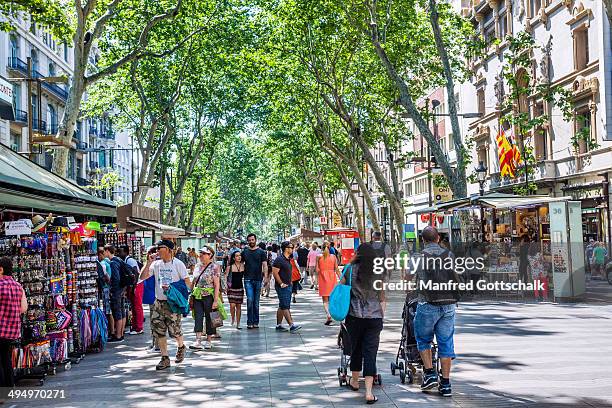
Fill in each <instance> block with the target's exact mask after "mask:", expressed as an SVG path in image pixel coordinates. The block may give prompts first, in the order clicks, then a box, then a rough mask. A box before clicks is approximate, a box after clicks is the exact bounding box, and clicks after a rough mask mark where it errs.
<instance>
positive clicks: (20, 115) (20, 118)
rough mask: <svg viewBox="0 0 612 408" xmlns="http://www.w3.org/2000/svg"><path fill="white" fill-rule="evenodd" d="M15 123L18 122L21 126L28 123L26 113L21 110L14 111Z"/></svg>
mask: <svg viewBox="0 0 612 408" xmlns="http://www.w3.org/2000/svg"><path fill="white" fill-rule="evenodd" d="M15 122H20V123H23V124H26V125H27V123H28V112H26V111H23V110H21V109H15Z"/></svg>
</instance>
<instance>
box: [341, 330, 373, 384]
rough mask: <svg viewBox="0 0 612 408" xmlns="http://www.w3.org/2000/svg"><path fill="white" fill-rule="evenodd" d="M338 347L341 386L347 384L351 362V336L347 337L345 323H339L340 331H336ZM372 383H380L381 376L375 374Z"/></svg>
mask: <svg viewBox="0 0 612 408" xmlns="http://www.w3.org/2000/svg"><path fill="white" fill-rule="evenodd" d="M338 347H339V348H340V367H338V383H339V384H340V386H341V387H342V386H343V385H344V384H346V385H348V378H349V374H348V370H349V366H350V364H351V349H352V346H351V338H350V337H349V333H348V330H347V329H346V325H345V324H344V322H343V323H340V333H338ZM374 384H378V385H382V376H381V375H380V374H376V375H375V376H374Z"/></svg>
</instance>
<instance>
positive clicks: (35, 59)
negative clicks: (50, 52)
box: [30, 50, 38, 71]
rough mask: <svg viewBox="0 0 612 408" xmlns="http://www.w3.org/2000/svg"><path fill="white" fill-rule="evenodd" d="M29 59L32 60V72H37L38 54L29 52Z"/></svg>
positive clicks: (33, 51)
mask: <svg viewBox="0 0 612 408" xmlns="http://www.w3.org/2000/svg"><path fill="white" fill-rule="evenodd" d="M30 58H32V71H38V53H37V52H36V50H32V51H31V52H30Z"/></svg>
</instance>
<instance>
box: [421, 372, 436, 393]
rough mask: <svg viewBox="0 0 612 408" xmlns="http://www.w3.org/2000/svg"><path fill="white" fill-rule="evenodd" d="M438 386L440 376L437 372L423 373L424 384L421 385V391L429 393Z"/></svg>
mask: <svg viewBox="0 0 612 408" xmlns="http://www.w3.org/2000/svg"><path fill="white" fill-rule="evenodd" d="M437 386H438V376H437V375H436V373H435V372H433V373H431V374H426V373H423V383H422V384H421V390H422V391H427V390H431V389H432V388H435V387H437Z"/></svg>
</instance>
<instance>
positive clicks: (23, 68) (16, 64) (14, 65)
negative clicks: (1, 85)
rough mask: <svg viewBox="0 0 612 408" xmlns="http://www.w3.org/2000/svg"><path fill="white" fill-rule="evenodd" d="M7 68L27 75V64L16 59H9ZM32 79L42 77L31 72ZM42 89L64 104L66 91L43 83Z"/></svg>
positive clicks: (55, 85) (35, 72)
mask: <svg viewBox="0 0 612 408" xmlns="http://www.w3.org/2000/svg"><path fill="white" fill-rule="evenodd" d="M8 68H9V69H12V70H13V71H17V72H20V73H22V74H23V75H25V76H27V75H28V64H27V63H26V62H24V61H22V60H21V59H19V58H17V57H9V59H8ZM32 77H33V78H44V75H43V74H41V73H40V72H38V71H32ZM42 87H43V88H45V89H46V90H47V91H49V92H51V93H52V94H53V95H54V96H56V97H57V98H59V99H61V100H62V101H64V102H66V100H67V99H68V91H66V90H65V89H63V88H61V87H60V86H58V85H57V84H53V83H50V82H44V81H43V82H42Z"/></svg>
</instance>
